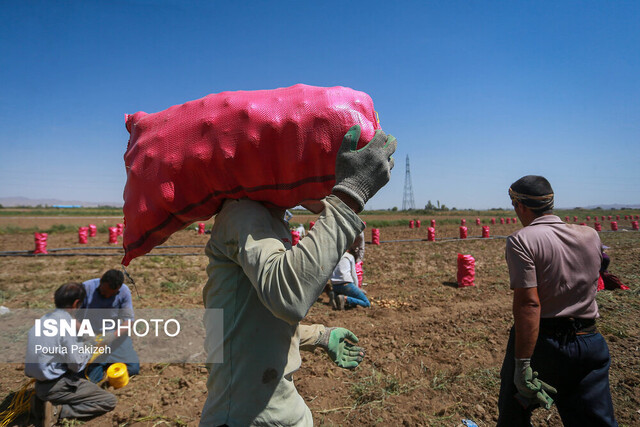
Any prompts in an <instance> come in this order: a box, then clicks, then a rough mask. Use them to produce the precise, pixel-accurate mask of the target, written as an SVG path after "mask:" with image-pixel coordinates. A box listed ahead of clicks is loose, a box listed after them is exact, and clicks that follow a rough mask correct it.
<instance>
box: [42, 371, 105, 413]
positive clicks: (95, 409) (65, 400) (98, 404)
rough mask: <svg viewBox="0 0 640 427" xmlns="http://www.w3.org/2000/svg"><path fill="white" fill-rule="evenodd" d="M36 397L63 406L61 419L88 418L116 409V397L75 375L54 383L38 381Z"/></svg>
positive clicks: (66, 376)
mask: <svg viewBox="0 0 640 427" xmlns="http://www.w3.org/2000/svg"><path fill="white" fill-rule="evenodd" d="M35 389H36V395H37V396H38V398H40V399H41V400H48V401H50V402H51V403H53V404H54V405H62V408H61V409H60V418H87V417H94V416H96V415H102V414H104V413H106V412H109V411H112V410H113V409H114V408H115V407H116V403H117V399H116V397H115V396H114V395H113V394H111V393H109V392H108V391H106V390H103V389H102V388H100V387H98V386H97V385H95V384H94V383H92V382H90V381H87V380H85V379H83V378H78V377H77V376H75V375H73V374H69V375H64V376H62V377H60V378H58V379H57V380H53V381H44V382H43V381H36V385H35Z"/></svg>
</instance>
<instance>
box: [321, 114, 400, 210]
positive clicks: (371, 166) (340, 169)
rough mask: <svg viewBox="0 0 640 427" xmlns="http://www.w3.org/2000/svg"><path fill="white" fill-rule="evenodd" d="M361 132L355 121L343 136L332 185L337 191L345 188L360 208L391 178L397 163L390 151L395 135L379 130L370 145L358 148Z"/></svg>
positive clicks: (394, 149) (343, 190)
mask: <svg viewBox="0 0 640 427" xmlns="http://www.w3.org/2000/svg"><path fill="white" fill-rule="evenodd" d="M360 132H361V129H360V126H359V125H355V126H353V127H351V129H349V131H348V132H347V133H346V135H345V136H344V138H343V139H342V146H340V150H339V151H338V156H337V157H336V185H335V186H334V187H333V191H334V192H335V191H342V192H343V193H345V194H347V195H349V196H350V197H351V198H352V199H353V200H354V201H355V202H356V203H357V204H358V206H359V207H360V209H359V211H358V212H360V211H362V210H363V209H364V205H365V203H367V200H369V199H370V198H372V197H373V195H374V194H376V193H377V192H378V190H380V189H381V188H382V187H384V185H385V184H386V183H387V182H389V178H390V177H391V169H393V163H394V162H393V157H391V155H392V154H393V153H394V151H396V146H397V145H398V142H397V141H396V139H395V138H394V137H393V136H391V135H389V136H387V135H386V134H385V133H384V132H383V131H381V130H378V131H376V134H375V135H374V137H373V139H372V140H371V141H369V143H367V145H365V146H364V147H362V148H361V149H359V150H356V147H357V145H358V140H359V139H360Z"/></svg>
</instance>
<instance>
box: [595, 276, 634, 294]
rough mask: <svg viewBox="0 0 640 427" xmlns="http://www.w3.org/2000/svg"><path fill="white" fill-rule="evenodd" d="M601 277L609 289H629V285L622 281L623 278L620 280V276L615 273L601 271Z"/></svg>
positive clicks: (605, 286)
mask: <svg viewBox="0 0 640 427" xmlns="http://www.w3.org/2000/svg"><path fill="white" fill-rule="evenodd" d="M600 277H601V278H602V283H603V284H604V288H605V289H607V290H609V291H612V290H614V289H622V290H623V291H628V290H629V287H628V286H627V285H625V284H624V283H622V280H620V278H619V277H618V276H616V275H615V274H613V273H609V272H608V271H603V272H601V273H600Z"/></svg>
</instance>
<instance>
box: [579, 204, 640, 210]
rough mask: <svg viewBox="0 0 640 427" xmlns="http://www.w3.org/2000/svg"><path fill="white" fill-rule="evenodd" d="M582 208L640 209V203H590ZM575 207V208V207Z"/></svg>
mask: <svg viewBox="0 0 640 427" xmlns="http://www.w3.org/2000/svg"><path fill="white" fill-rule="evenodd" d="M580 207H581V208H582V209H596V208H601V209H603V210H620V209H622V208H625V209H640V205H638V204H636V205H624V204H620V203H614V204H609V205H590V206H580ZM574 209H575V208H574Z"/></svg>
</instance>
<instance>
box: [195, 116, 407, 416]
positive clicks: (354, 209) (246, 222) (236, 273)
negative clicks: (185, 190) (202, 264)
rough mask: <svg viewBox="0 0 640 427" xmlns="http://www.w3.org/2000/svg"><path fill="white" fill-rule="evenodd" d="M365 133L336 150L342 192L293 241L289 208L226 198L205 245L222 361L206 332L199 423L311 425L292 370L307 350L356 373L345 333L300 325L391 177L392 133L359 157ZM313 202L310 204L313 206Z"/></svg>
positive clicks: (357, 353) (355, 350)
mask: <svg viewBox="0 0 640 427" xmlns="http://www.w3.org/2000/svg"><path fill="white" fill-rule="evenodd" d="M359 137H360V127H359V126H354V127H352V128H351V129H350V130H349V132H347V134H346V135H345V137H344V139H343V142H342V146H341V148H340V150H339V152H338V155H337V159H336V168H335V169H336V170H335V181H336V182H335V186H334V187H333V191H332V194H330V195H328V196H327V197H326V198H325V199H323V200H322V201H321V205H320V206H321V211H320V212H318V210H316V212H317V213H321V214H320V216H319V218H318V220H317V221H316V223H315V226H314V227H313V228H312V229H311V230H310V231H309V233H308V234H307V236H306V237H305V238H304V239H302V240H301V241H300V242H299V243H298V244H297V245H296V246H293V247H292V245H291V242H290V238H291V234H290V232H289V225H288V223H287V222H286V221H285V220H284V215H285V210H284V209H276V208H273V207H269V206H266V205H264V204H262V203H259V202H256V201H252V200H246V199H242V200H226V201H225V202H224V204H223V207H222V209H221V211H220V212H219V213H218V215H217V216H216V218H215V223H214V226H213V229H212V232H211V238H210V240H209V242H208V243H207V246H206V250H205V251H206V254H207V256H208V257H209V265H208V267H207V274H208V277H209V278H208V281H207V284H206V286H205V288H204V290H203V299H204V304H205V307H206V308H207V309H223V316H224V323H223V325H224V326H223V327H224V330H223V333H222V335H223V337H222V344H223V346H222V350H223V362H222V363H213V360H215V359H212V358H211V355H212V354H215V353H216V349H219V343H215V342H214V338H213V337H212V334H213V325H209V324H205V325H206V327H207V340H206V344H205V345H206V350H207V354H208V357H209V358H210V359H209V363H208V367H209V369H210V373H209V379H208V381H207V389H208V395H207V400H206V402H205V405H204V408H203V411H202V418H201V420H200V425H201V426H222V425H227V426H230V427H234V426H249V425H280V426H310V425H312V424H313V417H312V415H311V411H310V410H309V408H308V407H307V405H306V404H305V402H304V399H303V398H302V397H301V396H300V395H299V394H298V392H297V390H296V388H295V386H294V382H293V374H294V372H295V371H297V370H298V369H299V367H300V363H301V359H300V347H301V346H302V347H303V348H306V347H308V346H311V347H318V346H319V347H322V348H325V349H326V350H327V351H328V353H329V356H330V357H331V359H333V360H334V361H335V362H336V363H337V364H338V366H341V367H344V368H353V367H355V366H357V365H358V363H360V361H361V360H362V357H363V356H364V353H363V351H362V350H361V349H360V348H359V347H355V346H354V345H352V344H351V343H350V342H349V341H352V342H356V341H357V338H355V336H354V335H353V334H352V333H351V332H350V331H347V330H346V329H342V328H337V329H332V328H325V327H324V326H322V325H312V326H302V325H299V322H300V321H301V320H302V319H303V318H304V317H305V316H306V314H307V312H308V311H309V309H310V308H311V306H312V305H313V303H314V302H315V301H316V299H317V298H318V296H319V295H320V294H321V293H322V291H323V290H324V286H325V284H326V283H327V280H328V279H329V277H330V275H331V272H332V270H333V268H334V267H335V266H336V264H338V261H339V260H340V258H341V257H342V254H344V253H345V252H346V251H347V249H349V248H350V247H351V245H352V244H353V242H354V240H355V238H356V236H357V235H359V234H360V233H361V232H362V230H364V224H363V222H362V221H361V220H360V218H359V217H358V215H357V213H358V212H360V211H362V209H363V208H364V205H365V203H366V202H367V200H369V198H371V197H372V196H373V195H374V194H375V193H376V192H377V191H378V190H379V189H380V188H382V187H383V186H384V185H385V184H386V183H387V182H388V181H389V177H390V170H391V168H392V167H393V159H392V158H391V155H392V154H393V152H394V151H395V148H396V140H395V138H393V137H392V136H387V135H385V133H384V132H382V131H378V132H377V133H376V134H375V136H374V138H373V139H372V140H371V141H370V142H369V143H368V144H367V145H366V146H365V147H364V148H362V149H360V150H358V151H356V145H357V142H358V139H359ZM307 206H310V205H307Z"/></svg>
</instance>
